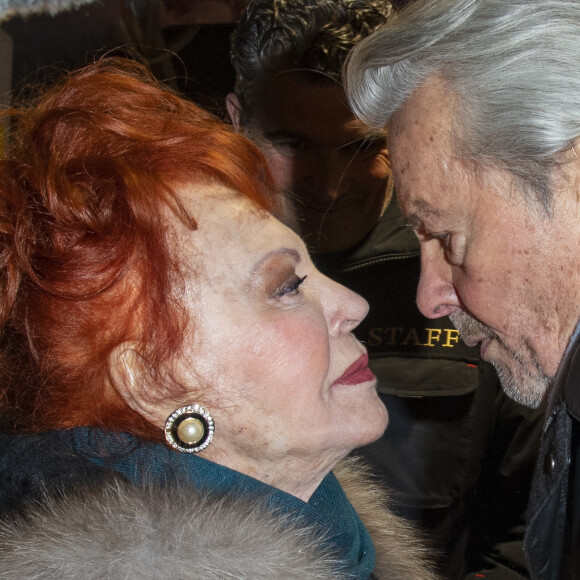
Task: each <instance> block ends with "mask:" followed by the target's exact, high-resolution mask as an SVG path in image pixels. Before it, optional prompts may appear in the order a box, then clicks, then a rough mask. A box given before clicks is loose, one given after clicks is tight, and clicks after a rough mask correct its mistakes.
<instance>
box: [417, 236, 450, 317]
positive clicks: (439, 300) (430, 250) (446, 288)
mask: <svg viewBox="0 0 580 580" xmlns="http://www.w3.org/2000/svg"><path fill="white" fill-rule="evenodd" d="M417 306H418V307H419V310H420V311H421V312H422V314H423V316H426V317H427V318H441V317H442V316H448V315H449V314H452V313H453V312H455V311H456V310H458V309H459V298H458V296H457V293H456V290H455V286H454V285H453V278H452V266H451V265H450V264H449V263H448V262H447V261H446V260H445V258H444V257H443V255H442V252H441V249H440V248H439V247H438V244H437V243H436V241H435V240H433V241H430V242H427V243H425V244H423V245H422V246H421V278H420V280H419V287H418V288H417Z"/></svg>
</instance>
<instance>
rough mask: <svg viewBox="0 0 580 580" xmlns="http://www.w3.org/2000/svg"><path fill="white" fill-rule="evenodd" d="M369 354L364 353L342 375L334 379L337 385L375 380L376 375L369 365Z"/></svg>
mask: <svg viewBox="0 0 580 580" xmlns="http://www.w3.org/2000/svg"><path fill="white" fill-rule="evenodd" d="M368 364H369V356H368V354H366V353H365V354H362V355H361V356H360V357H359V358H358V359H357V360H356V361H355V362H353V363H352V364H351V365H350V366H349V367H348V368H347V369H346V371H344V373H342V375H341V376H340V377H339V378H338V379H336V381H334V383H333V384H335V385H358V384H360V383H367V382H368V381H374V380H375V375H374V373H373V371H371V369H369V367H368Z"/></svg>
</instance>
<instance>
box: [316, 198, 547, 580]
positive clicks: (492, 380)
mask: <svg viewBox="0 0 580 580" xmlns="http://www.w3.org/2000/svg"><path fill="white" fill-rule="evenodd" d="M314 261H315V263H316V265H317V266H318V267H319V268H320V270H321V271H322V272H323V273H325V274H327V275H328V276H330V277H332V278H334V279H336V280H337V281H339V282H341V283H343V284H344V285H345V286H347V287H349V288H351V289H353V290H355V291H356V292H358V293H359V294H361V295H362V296H363V297H364V298H366V299H367V300H368V302H369V303H370V312H369V314H368V316H367V318H366V319H365V320H364V321H363V322H362V323H361V325H360V326H359V327H358V328H357V329H356V331H355V333H356V334H357V335H358V337H359V338H360V339H361V340H362V341H363V343H364V344H365V345H366V347H367V348H368V351H369V355H370V358H371V363H370V366H371V368H372V369H373V371H374V372H375V374H376V375H377V376H378V378H379V392H380V394H381V397H382V399H383V400H384V402H385V404H386V406H387V409H388V411H389V426H388V427H387V431H386V433H385V435H384V437H383V438H382V439H380V440H379V441H378V442H376V443H374V444H372V445H370V446H368V447H367V448H365V449H364V450H363V455H364V456H365V458H366V459H368V460H370V462H371V463H372V465H373V467H374V468H375V470H377V471H378V472H379V473H380V475H381V476H382V478H383V480H384V481H385V482H386V483H387V484H388V486H389V487H390V488H391V489H392V490H393V491H394V497H395V500H396V501H397V502H398V505H397V512H398V513H399V514H401V515H403V516H404V517H406V518H407V519H409V520H411V521H413V522H415V523H418V524H419V525H420V526H421V527H422V528H423V529H424V530H426V531H427V532H428V534H429V536H430V537H431V539H432V540H433V542H434V545H435V546H436V548H438V549H439V550H440V551H441V553H442V558H441V568H442V571H443V572H444V573H445V574H446V575H447V577H449V578H453V579H457V578H463V577H464V576H465V575H466V574H467V573H468V572H475V571H479V570H481V569H484V568H485V569H486V574H488V575H487V576H486V577H487V578H492V577H495V578H506V579H507V578H518V577H526V571H525V563H524V557H523V551H522V538H523V515H524V513H525V508H526V505H527V500H528V490H529V483H530V480H531V475H532V471H533V466H534V462H535V458H536V454H537V449H538V445H539V438H540V432H541V424H542V413H541V412H539V411H532V410H529V409H527V408H525V407H522V406H521V405H518V404H516V403H514V402H513V401H511V400H509V399H508V398H507V397H506V396H505V395H504V394H503V392H502V390H501V388H500V386H499V382H498V380H497V377H496V373H495V371H494V369H493V368H492V367H491V366H490V365H488V364H486V363H484V362H482V361H481V359H480V356H479V349H478V348H469V347H467V346H466V345H465V344H464V343H463V342H462V341H460V340H459V333H458V332H457V330H456V329H455V328H454V326H453V325H452V323H451V322H450V320H449V319H448V318H447V317H445V318H439V319H434V320H431V319H427V318H425V317H423V316H422V315H421V313H420V312H419V310H418V309H417V306H416V302H415V296H416V291H417V284H418V281H419V274H420V248H419V244H418V241H417V239H416V237H415V235H414V234H413V232H412V230H411V229H410V228H409V227H407V226H406V225H405V224H404V219H403V216H402V215H401V213H400V211H399V208H398V205H397V202H396V200H395V198H394V196H393V201H392V202H391V204H390V205H389V207H388V209H387V211H386V212H385V214H384V215H383V217H382V218H381V220H380V222H379V223H378V224H377V226H376V227H375V228H374V229H373V230H372V232H371V233H370V234H369V235H368V236H367V238H365V239H364V240H363V241H362V242H361V243H360V244H359V245H358V246H357V247H355V248H352V249H350V250H348V251H346V252H340V253H336V254H326V255H318V256H314ZM491 569H493V570H494V574H495V576H491V575H490V570H491Z"/></svg>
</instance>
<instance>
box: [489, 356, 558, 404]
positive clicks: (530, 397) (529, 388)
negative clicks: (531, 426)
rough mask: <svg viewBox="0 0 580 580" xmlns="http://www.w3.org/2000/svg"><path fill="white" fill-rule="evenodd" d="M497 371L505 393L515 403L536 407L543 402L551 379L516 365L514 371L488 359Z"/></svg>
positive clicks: (501, 363) (503, 364)
mask: <svg viewBox="0 0 580 580" xmlns="http://www.w3.org/2000/svg"><path fill="white" fill-rule="evenodd" d="M490 362H491V364H492V365H493V367H494V368H495V370H496V372H497V376H498V377H499V382H500V383H501V386H502V388H503V390H504V392H505V394H506V395H507V396H508V397H509V398H510V399H513V400H514V401H515V402H516V403H520V404H521V405H525V406H526V407H531V408H532V409H537V408H538V407H540V405H542V403H544V401H545V400H546V396H547V394H548V391H549V389H550V387H551V385H552V380H551V379H550V378H549V377H547V376H545V375H542V374H536V375H535V376H532V375H530V374H529V373H526V372H524V371H523V369H522V368H521V366H519V365H518V372H516V373H514V372H513V371H512V369H511V368H509V367H508V366H507V365H506V364H505V363H503V362H496V361H490Z"/></svg>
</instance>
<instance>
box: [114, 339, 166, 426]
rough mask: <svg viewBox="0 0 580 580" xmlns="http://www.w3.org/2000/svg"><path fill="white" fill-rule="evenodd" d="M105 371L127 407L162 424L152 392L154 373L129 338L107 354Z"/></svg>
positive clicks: (157, 402)
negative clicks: (107, 366)
mask: <svg viewBox="0 0 580 580" xmlns="http://www.w3.org/2000/svg"><path fill="white" fill-rule="evenodd" d="M108 364H109V375H110V377H111V382H112V387H113V389H114V390H115V391H116V392H117V393H118V394H119V395H120V396H121V397H122V398H123V400H124V401H125V402H126V403H127V405H128V406H129V407H131V409H133V410H134V411H137V413H139V414H140V415H141V416H142V417H144V418H145V419H147V420H148V421H150V422H151V423H153V424H154V425H156V426H160V425H161V426H162V425H163V423H164V421H165V418H164V412H163V410H161V409H160V408H159V401H158V400H157V399H156V397H154V396H151V395H152V394H153V393H155V385H154V378H153V377H154V373H153V372H152V369H151V365H150V364H149V363H148V362H147V360H146V359H145V358H144V357H143V355H142V354H141V353H140V351H139V350H138V345H137V344H136V343H133V342H124V343H122V344H120V345H119V346H117V347H116V348H115V349H114V350H113V351H112V352H111V354H110V355H109V359H108Z"/></svg>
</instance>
